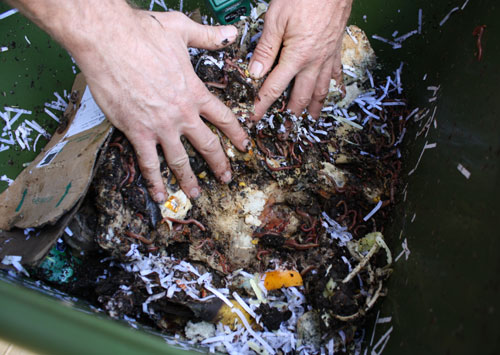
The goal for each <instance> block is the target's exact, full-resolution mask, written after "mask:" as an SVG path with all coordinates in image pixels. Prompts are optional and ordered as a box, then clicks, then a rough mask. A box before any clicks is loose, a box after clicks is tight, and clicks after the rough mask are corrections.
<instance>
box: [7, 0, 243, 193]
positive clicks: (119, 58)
mask: <svg viewBox="0 0 500 355" xmlns="http://www.w3.org/2000/svg"><path fill="white" fill-rule="evenodd" d="M7 2H8V3H9V4H11V5H12V6H14V7H17V8H18V9H19V10H20V11H21V12H22V13H23V14H24V15H25V16H27V17H28V18H29V19H31V20H32V21H33V22H34V23H36V24H37V25H38V26H39V27H41V28H42V29H43V30H45V31H46V32H48V33H49V34H50V35H51V36H52V37H53V38H54V39H55V40H57V41H58V42H59V43H61V45H63V46H64V47H65V48H66V49H67V50H68V51H69V52H70V53H71V55H72V56H73V57H74V59H75V60H76V62H77V64H78V66H79V67H80V69H81V70H82V72H83V73H84V75H85V78H86V80H87V83H88V85H89V87H90V90H91V91H92V94H93V96H94V98H95V100H96V102H97V104H98V105H99V106H100V107H101V109H102V110H103V112H104V113H105V114H106V116H107V118H108V119H109V120H110V121H111V122H112V123H113V125H115V126H116V127H117V128H118V129H120V130H121V131H122V132H123V133H124V134H125V135H126V136H127V138H128V139H129V140H130V142H131V143H132V145H133V146H134V149H135V151H136V154H137V157H138V161H139V166H140V168H141V172H142V174H143V176H144V177H145V178H146V180H147V181H148V188H149V191H150V193H151V195H152V196H153V198H154V199H155V200H156V201H157V202H162V201H163V200H164V199H165V198H166V193H165V186H164V185H163V182H162V180H161V176H160V163H159V158H158V154H157V150H156V149H157V146H158V145H160V146H161V148H162V149H163V152H164V155H165V158H166V161H167V164H168V165H169V167H170V168H171V169H172V171H173V172H174V174H175V175H176V177H177V179H178V180H179V183H180V186H181V187H182V189H183V190H184V191H185V192H186V194H187V195H188V196H190V197H194V198H195V197H197V196H198V195H199V193H200V188H199V185H198V182H197V179H196V177H195V175H194V174H193V171H192V169H191V167H190V165H189V158H188V155H187V153H186V151H185V149H184V147H183V145H182V143H181V140H180V137H181V136H185V137H186V138H187V139H188V140H189V141H190V142H191V144H192V145H193V146H194V147H195V149H196V150H198V152H199V153H200V154H201V155H202V156H203V157H204V158H205V160H206V161H207V163H208V164H209V165H210V167H211V169H212V170H213V172H214V174H215V175H216V176H217V177H218V178H219V179H220V180H221V181H222V182H226V183H227V182H229V181H230V180H231V169H230V165H229V161H228V159H227V157H226V156H225V153H224V151H223V149H222V147H221V144H220V142H219V139H218V137H217V136H216V135H215V134H214V133H213V132H212V131H211V130H210V129H209V128H208V127H207V126H206V125H205V124H204V123H203V121H202V120H201V118H200V116H203V117H204V118H205V119H207V120H208V121H210V122H211V123H213V124H214V125H215V126H217V127H218V128H219V129H220V130H221V131H222V132H224V134H226V135H227V136H228V138H230V139H231V141H232V142H233V144H234V145H235V146H236V147H237V148H238V149H240V150H244V149H245V148H246V146H247V144H248V137H247V135H246V133H245V131H244V130H243V129H242V128H241V126H240V125H239V123H238V121H237V119H236V117H235V116H234V115H233V113H232V112H231V110H230V109H229V108H227V107H226V106H225V105H224V104H223V103H222V102H220V101H219V100H218V99H217V98H215V97H214V96H213V95H212V94H211V93H210V92H209V91H208V90H207V88H206V87H205V86H204V84H203V83H202V82H201V81H200V79H199V78H198V77H197V76H196V74H195V72H194V70H193V68H192V65H191V62H190V59H189V54H188V51H187V47H188V46H190V47H198V48H206V49H217V48H221V47H222V46H223V43H225V44H227V43H228V41H229V43H231V42H232V41H234V40H235V39H236V36H237V30H236V28H235V27H234V26H218V27H210V26H202V25H199V24H197V23H195V22H193V21H191V20H190V19H188V18H187V17H186V16H184V15H183V14H181V13H178V12H166V13H150V12H146V11H141V10H136V9H133V8H131V7H130V6H129V5H128V4H127V3H126V1H125V0H106V1H102V0H72V1H68V0H66V1H61V0H8V1H7Z"/></svg>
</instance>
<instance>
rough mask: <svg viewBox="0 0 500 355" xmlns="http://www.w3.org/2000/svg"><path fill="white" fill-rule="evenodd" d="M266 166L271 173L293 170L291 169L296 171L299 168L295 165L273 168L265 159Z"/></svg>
mask: <svg viewBox="0 0 500 355" xmlns="http://www.w3.org/2000/svg"><path fill="white" fill-rule="evenodd" d="M266 165H267V167H268V168H269V170H271V171H283V170H293V169H296V168H298V167H299V166H297V165H292V166H279V167H277V168H275V167H274V166H271V164H269V162H268V161H267V159H266Z"/></svg>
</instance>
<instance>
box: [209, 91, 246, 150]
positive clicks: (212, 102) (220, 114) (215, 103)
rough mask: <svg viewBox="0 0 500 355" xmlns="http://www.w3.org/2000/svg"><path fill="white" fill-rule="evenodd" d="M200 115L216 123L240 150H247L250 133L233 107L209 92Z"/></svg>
mask: <svg viewBox="0 0 500 355" xmlns="http://www.w3.org/2000/svg"><path fill="white" fill-rule="evenodd" d="M200 115H202V116H203V117H204V118H205V119H207V120H208V121H210V122H211V123H212V124H214V125H215V126H216V127H217V128H219V129H220V130H221V131H222V132H223V133H224V134H225V135H226V137H228V138H229V139H230V140H231V142H232V143H233V144H234V146H235V147H236V148H237V149H239V150H240V151H246V150H247V147H248V145H249V143H250V140H249V139H248V134H247V133H246V132H245V130H244V129H243V128H242V127H241V125H240V123H239V122H238V119H237V118H236V116H235V115H234V114H233V112H232V111H231V109H229V108H228V107H227V106H226V105H224V104H223V103H222V102H221V101H220V100H218V99H217V98H216V97H214V96H213V95H212V94H210V93H209V92H207V102H206V103H205V104H203V105H202V106H201V108H200Z"/></svg>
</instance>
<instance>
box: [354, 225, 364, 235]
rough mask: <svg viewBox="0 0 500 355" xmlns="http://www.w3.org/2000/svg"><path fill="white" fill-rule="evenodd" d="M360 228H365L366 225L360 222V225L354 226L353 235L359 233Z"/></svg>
mask: <svg viewBox="0 0 500 355" xmlns="http://www.w3.org/2000/svg"><path fill="white" fill-rule="evenodd" d="M361 228H365V229H366V228H367V227H366V226H365V225H364V224H360V225H358V226H356V228H354V231H353V233H354V235H355V236H356V237H357V236H358V234H359V230H360V229H361Z"/></svg>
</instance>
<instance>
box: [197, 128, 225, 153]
mask: <svg viewBox="0 0 500 355" xmlns="http://www.w3.org/2000/svg"><path fill="white" fill-rule="evenodd" d="M219 148H220V143H219V140H218V139H217V137H216V136H215V134H213V133H212V134H210V135H209V136H208V137H207V139H206V140H204V141H203V142H201V144H200V147H199V150H200V153H201V154H202V155H213V154H215V153H217V152H218V151H219Z"/></svg>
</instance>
